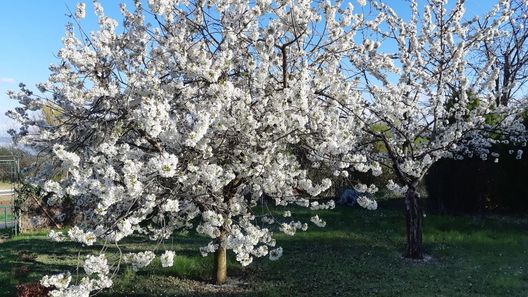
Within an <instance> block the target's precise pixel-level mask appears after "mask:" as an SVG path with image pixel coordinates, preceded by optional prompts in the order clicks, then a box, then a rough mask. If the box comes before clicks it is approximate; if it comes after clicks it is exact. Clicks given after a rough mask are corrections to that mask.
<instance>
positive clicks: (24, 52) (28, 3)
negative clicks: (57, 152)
mask: <svg viewBox="0 0 528 297" xmlns="http://www.w3.org/2000/svg"><path fill="white" fill-rule="evenodd" d="M78 2H79V1H78V0H16V1H15V0H4V1H0V40H1V42H0V136H5V135H6V132H5V131H6V130H7V129H9V128H12V127H14V126H15V125H14V123H13V122H11V121H10V120H9V119H8V118H7V117H6V116H5V115H4V114H5V112H6V111H8V110H9V109H12V108H14V107H16V102H14V101H13V100H11V99H9V98H8V97H7V96H6V95H5V93H6V91H7V90H17V89H18V84H19V83H20V82H23V83H25V84H26V85H28V86H30V87H33V86H34V85H35V84H37V83H39V82H43V81H45V80H46V79H47V77H48V75H49V71H48V66H49V65H50V64H53V63H56V62H57V61H58V60H57V59H56V57H55V54H56V53H57V52H58V50H59V49H60V48H61V38H62V36H63V33H64V26H65V24H66V23H67V22H68V17H67V14H68V9H67V7H69V8H70V9H71V10H72V11H75V7H76V5H77V3H78ZM84 2H86V3H87V17H86V19H85V20H83V22H82V25H83V28H84V29H85V30H86V31H92V30H95V29H96V26H95V25H96V23H97V22H96V20H95V17H94V15H93V9H92V4H91V1H84ZM100 2H101V3H102V5H103V7H104V9H105V13H106V14H107V15H109V16H112V17H114V18H117V19H119V15H120V13H119V3H120V2H125V3H128V5H127V6H132V5H131V2H132V1H130V0H128V1H118V0H101V1H100ZM385 2H386V3H388V4H390V5H391V6H392V7H394V8H395V10H396V11H401V10H402V7H408V6H407V5H406V4H405V0H386V1H385ZM420 2H424V1H420ZM451 2H454V1H452V0H451ZM466 2H467V5H466V7H467V14H468V15H475V14H481V13H483V12H484V11H486V10H487V9H489V7H491V6H492V5H493V4H495V3H496V1H495V0H467V1H466ZM353 3H354V4H356V3H355V1H353ZM356 6H357V5H356Z"/></svg>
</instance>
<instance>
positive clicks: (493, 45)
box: [476, 0, 528, 105]
mask: <svg viewBox="0 0 528 297" xmlns="http://www.w3.org/2000/svg"><path fill="white" fill-rule="evenodd" d="M510 10H511V17H510V18H508V20H507V21H506V22H504V23H503V24H502V25H501V26H500V27H499V29H500V30H501V31H503V34H502V35H500V36H497V37H496V38H493V39H489V40H485V41H484V43H483V44H482V45H481V48H480V50H479V51H478V53H479V54H478V55H476V57H477V59H476V63H477V65H479V64H480V65H482V64H486V63H494V64H495V65H494V66H495V67H496V68H497V70H498V71H499V75H498V76H497V79H496V82H495V92H496V93H497V102H496V103H497V105H508V103H509V102H510V101H511V100H512V99H514V98H515V97H516V95H521V96H522V95H523V93H524V94H525V93H526V88H525V86H526V82H527V81H528V3H527V2H526V0H511V1H510ZM490 21H491V20H489V19H484V20H478V29H477V30H482V29H485V28H486V27H487V26H489V22H490ZM482 58H484V59H482ZM517 99H521V98H519V97H518V98H517Z"/></svg>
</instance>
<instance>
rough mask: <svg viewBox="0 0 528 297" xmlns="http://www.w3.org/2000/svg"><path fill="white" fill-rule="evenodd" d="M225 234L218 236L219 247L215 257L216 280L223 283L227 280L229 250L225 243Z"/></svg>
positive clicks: (216, 282) (218, 283)
mask: <svg viewBox="0 0 528 297" xmlns="http://www.w3.org/2000/svg"><path fill="white" fill-rule="evenodd" d="M224 238H225V237H224V234H222V235H220V237H219V238H218V245H219V246H218V249H217V250H216V252H215V257H214V261H215V262H214V264H215V266H214V282H215V284H217V285H223V284H225V282H226V281H227V250H226V248H225V245H224Z"/></svg>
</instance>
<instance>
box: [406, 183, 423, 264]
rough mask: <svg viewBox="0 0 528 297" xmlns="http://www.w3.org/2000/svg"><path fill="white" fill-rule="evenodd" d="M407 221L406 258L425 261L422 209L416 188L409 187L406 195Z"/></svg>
mask: <svg viewBox="0 0 528 297" xmlns="http://www.w3.org/2000/svg"><path fill="white" fill-rule="evenodd" d="M405 220H406V225H407V250H406V252H405V257H407V258H411V259H423V250H422V220H423V213H422V208H421V207H420V204H419V202H418V193H417V192H416V187H415V186H409V188H408V190H407V194H406V195H405Z"/></svg>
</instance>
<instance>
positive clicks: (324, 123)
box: [9, 1, 376, 294]
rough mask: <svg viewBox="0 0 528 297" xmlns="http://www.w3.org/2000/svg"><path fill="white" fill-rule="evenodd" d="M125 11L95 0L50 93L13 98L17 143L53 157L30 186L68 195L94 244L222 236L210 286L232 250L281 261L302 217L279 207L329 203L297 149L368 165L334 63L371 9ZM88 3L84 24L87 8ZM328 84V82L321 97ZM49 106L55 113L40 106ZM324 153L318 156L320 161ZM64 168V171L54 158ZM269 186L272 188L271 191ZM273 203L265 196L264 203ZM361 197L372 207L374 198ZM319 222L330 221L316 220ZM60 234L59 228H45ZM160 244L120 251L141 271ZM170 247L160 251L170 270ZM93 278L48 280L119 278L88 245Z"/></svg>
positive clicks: (227, 4)
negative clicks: (36, 114)
mask: <svg viewBox="0 0 528 297" xmlns="http://www.w3.org/2000/svg"><path fill="white" fill-rule="evenodd" d="M148 3H149V9H150V10H146V9H144V8H143V7H142V5H141V2H140V1H136V2H135V9H134V10H132V11H130V10H128V9H127V8H126V7H125V6H124V5H122V6H121V13H122V15H123V18H124V21H123V23H122V24H123V28H122V32H118V31H117V30H116V27H117V21H115V20H113V19H111V18H109V17H108V16H106V15H105V14H104V12H103V8H102V7H101V5H100V4H99V3H97V2H94V5H95V12H96V14H97V15H98V20H99V25H100V28H99V31H97V32H92V33H89V34H86V33H85V32H84V31H82V30H81V31H80V36H81V37H80V38H78V37H77V36H76V35H75V32H74V27H73V24H70V25H68V27H67V31H66V36H65V38H64V41H63V42H64V48H63V49H61V50H60V52H59V55H58V56H59V58H60V59H61V61H60V63H59V64H57V65H54V66H52V67H51V71H52V74H51V76H50V78H49V81H48V82H47V83H44V84H41V85H39V89H40V90H41V91H42V92H46V93H48V94H50V95H51V96H47V97H46V96H40V95H36V94H33V93H32V92H31V91H29V90H28V89H26V88H24V87H23V88H22V89H21V91H20V92H18V93H12V94H11V96H12V97H13V98H14V99H17V100H19V102H20V103H21V104H22V106H23V107H22V108H19V109H17V110H16V111H13V112H11V113H10V114H9V115H10V116H11V117H12V118H14V119H16V120H18V121H19V122H20V123H21V126H22V128H21V129H20V131H19V132H18V133H17V135H16V136H17V137H19V138H20V141H21V142H23V143H25V144H27V145H30V146H32V147H34V148H35V149H37V150H39V151H41V152H42V153H43V154H44V155H45V156H46V157H47V158H46V159H45V160H43V164H42V166H41V167H40V168H42V170H40V171H39V172H38V175H37V176H36V177H35V178H34V179H33V182H34V183H36V184H39V185H42V187H43V188H44V190H45V191H46V192H48V193H50V194H51V195H52V196H53V197H54V198H52V199H48V202H50V201H51V203H53V201H54V200H55V201H57V202H60V201H61V200H62V199H64V197H69V198H70V199H73V201H74V203H75V209H76V211H78V212H79V213H82V214H83V215H84V222H83V224H81V225H80V226H76V227H74V228H72V229H71V230H70V231H69V232H68V235H69V237H70V238H71V239H73V240H75V241H79V242H81V243H83V244H85V245H92V244H93V243H94V242H95V241H96V240H97V239H100V240H101V241H102V242H105V243H116V244H117V243H118V242H119V241H120V240H122V239H123V238H125V237H126V236H129V235H131V234H133V233H141V234H146V235H148V236H149V237H150V238H151V239H152V240H156V241H160V242H161V241H163V240H165V239H167V238H169V237H170V236H171V235H172V234H173V233H174V231H175V230H183V229H191V228H192V229H195V230H196V231H197V232H198V233H200V234H204V235H207V236H209V237H210V238H211V239H212V240H211V242H210V243H209V244H208V245H207V246H205V247H203V248H202V249H201V251H202V253H203V254H204V255H206V254H208V253H215V264H216V265H215V282H216V283H219V284H221V283H223V282H225V280H226V276H227V267H226V250H228V249H229V250H233V252H234V253H235V254H236V259H237V261H239V262H240V263H242V265H248V264H250V263H251V262H252V260H253V258H254V257H262V256H266V255H269V257H270V259H272V260H274V259H277V258H279V257H280V256H281V254H282V248H280V247H276V246H275V245H276V242H275V240H274V239H273V237H272V235H273V233H272V231H273V226H274V225H275V226H278V229H279V230H280V231H282V232H284V233H286V234H288V235H294V234H295V232H296V231H297V230H299V229H301V230H306V228H307V224H306V223H302V222H300V221H296V220H293V219H291V218H289V216H290V213H289V211H288V212H285V213H284V216H278V217H274V216H273V214H272V213H271V212H269V210H268V207H267V206H266V205H267V202H268V201H271V202H273V203H274V204H275V205H276V206H278V207H282V206H288V205H292V204H293V205H299V206H304V207H310V208H312V209H314V210H317V209H324V208H332V207H333V202H332V201H331V202H329V203H320V202H318V201H313V200H310V199H309V198H311V197H317V196H318V195H319V194H320V193H322V192H323V191H325V190H326V189H328V188H329V187H330V185H331V182H330V180H329V179H324V178H323V179H319V180H312V179H310V178H309V176H308V175H307V170H306V168H304V167H303V166H302V165H301V163H300V161H299V160H298V155H296V154H295V153H294V152H293V150H292V146H302V147H304V148H306V149H307V150H308V151H309V152H310V155H311V157H310V161H311V162H313V164H314V166H317V164H316V163H319V164H320V163H323V162H324V163H325V164H327V165H326V166H334V167H335V168H336V171H337V173H338V174H340V173H341V172H340V170H342V169H344V168H348V167H350V166H356V167H357V169H358V170H362V171H368V170H369V168H370V167H369V166H371V165H372V166H374V167H376V164H369V163H368V161H367V160H366V157H365V156H362V155H360V154H358V153H355V154H354V155H350V156H349V158H348V160H347V161H343V160H341V158H340V156H341V154H343V153H345V152H347V151H350V150H352V151H358V150H357V149H355V148H356V142H357V140H358V139H359V138H358V137H357V135H358V134H359V133H360V131H361V127H362V124H361V122H356V119H355V118H350V117H348V118H347V117H344V116H343V115H344V112H343V110H342V108H341V107H340V106H339V105H338V104H336V103H335V101H334V100H330V99H329V98H338V99H339V100H340V102H341V103H343V104H345V105H346V106H348V107H349V108H356V106H359V105H358V102H359V99H360V97H359V93H358V92H357V91H354V89H355V88H354V82H350V81H349V80H348V79H347V77H345V76H344V75H345V74H344V73H342V72H341V71H339V64H340V62H341V61H342V60H343V58H344V56H345V55H346V54H347V52H348V51H349V50H350V49H353V48H357V47H358V45H356V44H355V42H354V39H353V38H354V35H355V33H356V32H357V31H358V30H359V29H360V28H361V26H362V24H363V23H362V18H361V17H360V16H359V15H356V14H353V13H352V10H353V7H352V6H346V5H343V4H342V3H341V2H337V3H333V4H330V3H319V2H318V1H292V2H284V1H277V2H272V1H257V2H256V3H249V2H246V1H148ZM84 9H85V7H84V4H80V5H79V6H78V7H77V11H76V13H75V18H74V21H75V22H78V21H79V20H80V19H82V18H83V17H84V15H85V12H84ZM323 90H324V92H323ZM50 107H53V108H54V109H56V110H59V111H60V112H57V113H53V118H54V120H53V121H46V120H42V119H41V120H38V119H34V118H33V117H31V113H32V112H33V111H35V110H36V111H38V110H43V109H44V110H46V108H50ZM314 156H317V159H316V158H315V157H314ZM57 165H60V166H61V167H62V168H64V170H66V171H67V174H65V175H64V176H61V178H60V180H53V179H51V178H52V177H53V172H55V171H56V169H55V167H56V166H57ZM265 197H268V198H265ZM259 204H260V205H262V207H257V205H259ZM362 205H364V206H366V207H368V208H370V209H373V208H375V206H376V204H375V202H373V201H370V200H368V199H363V200H362ZM311 221H312V222H313V223H314V224H315V225H317V226H320V227H322V226H324V224H325V223H324V222H323V221H322V220H321V219H320V218H319V217H318V216H314V217H312V219H311ZM50 237H51V238H53V239H55V240H63V237H62V234H61V233H58V232H52V233H50ZM154 257H155V254H154V253H153V251H145V252H141V253H134V254H127V255H124V257H123V260H125V261H127V262H131V263H132V266H133V268H134V269H135V270H136V269H140V268H142V267H145V266H146V265H148V264H149V263H150V262H151V261H152V259H153V258H154ZM173 257H174V252H173V251H165V253H163V255H161V257H160V259H161V262H162V266H164V267H165V266H171V265H172V263H173ZM83 266H84V270H85V272H86V273H87V274H88V276H87V277H86V278H84V279H83V280H82V281H81V282H80V283H79V284H72V285H70V280H71V276H70V275H69V274H68V273H64V274H60V275H55V276H46V277H45V278H44V279H43V280H42V283H43V284H44V285H46V286H52V285H53V286H55V288H56V289H57V291H56V293H57V294H73V293H79V292H82V294H87V293H88V292H90V291H94V290H99V289H103V288H107V287H109V286H111V283H112V282H111V279H110V277H109V273H110V270H111V269H114V268H118V266H119V265H118V264H116V266H114V267H110V265H109V264H108V261H107V259H106V258H105V256H104V254H101V255H92V256H88V257H87V258H86V260H85V262H84V265H83Z"/></svg>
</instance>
